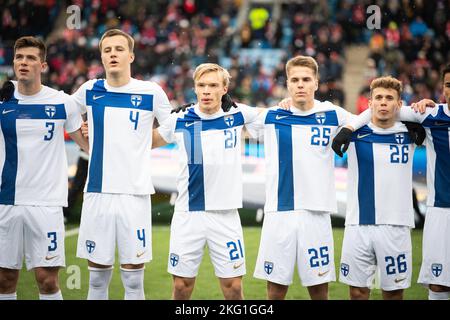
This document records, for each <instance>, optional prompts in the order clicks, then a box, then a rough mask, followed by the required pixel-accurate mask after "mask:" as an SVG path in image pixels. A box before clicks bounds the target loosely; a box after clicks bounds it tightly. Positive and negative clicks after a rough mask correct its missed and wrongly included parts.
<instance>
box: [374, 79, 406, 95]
mask: <svg viewBox="0 0 450 320" xmlns="http://www.w3.org/2000/svg"><path fill="white" fill-rule="evenodd" d="M375 88H385V89H394V90H395V91H397V93H398V98H399V99H400V97H401V95H402V90H403V86H402V83H401V82H400V80H398V79H396V78H394V77H391V76H386V77H379V78H376V79H374V80H372V82H371V83H370V96H372V92H373V90H374V89H375Z"/></svg>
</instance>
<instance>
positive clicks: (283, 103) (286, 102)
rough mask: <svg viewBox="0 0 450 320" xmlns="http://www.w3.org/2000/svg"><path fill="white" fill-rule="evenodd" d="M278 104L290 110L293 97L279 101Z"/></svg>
mask: <svg viewBox="0 0 450 320" xmlns="http://www.w3.org/2000/svg"><path fill="white" fill-rule="evenodd" d="M278 106H279V107H280V108H281V109H284V110H290V109H291V106H292V98H284V99H283V100H281V101H280V102H279V103H278Z"/></svg>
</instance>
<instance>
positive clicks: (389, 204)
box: [345, 122, 414, 227]
mask: <svg viewBox="0 0 450 320" xmlns="http://www.w3.org/2000/svg"><path fill="white" fill-rule="evenodd" d="M347 153H348V179H347V200H348V201H347V215H346V219H345V224H346V225H357V224H360V225H370V224H376V225H381V224H389V225H400V226H409V227H414V209H413V205H412V163H413V156H414V144H413V143H412V141H411V139H410V137H409V135H408V130H407V129H406V126H405V125H404V124H402V123H400V122H396V123H395V125H394V126H393V127H392V128H389V129H381V128H378V127H376V126H374V125H373V124H372V123H369V124H368V125H367V126H364V127H362V128H361V129H359V130H357V131H355V132H354V133H353V135H352V142H351V143H350V146H349V148H348V151H347Z"/></svg>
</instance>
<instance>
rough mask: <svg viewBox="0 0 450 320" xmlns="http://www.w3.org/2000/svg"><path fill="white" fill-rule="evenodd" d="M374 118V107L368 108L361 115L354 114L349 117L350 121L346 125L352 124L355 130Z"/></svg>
mask: <svg viewBox="0 0 450 320" xmlns="http://www.w3.org/2000/svg"><path fill="white" fill-rule="evenodd" d="M371 118H372V109H370V108H368V109H366V110H364V111H363V112H362V113H360V114H359V115H357V116H356V115H352V116H351V117H349V118H348V121H347V123H346V124H345V125H348V126H351V127H352V128H353V129H354V131H356V130H358V129H360V128H362V127H364V126H365V125H366V124H368V123H369V122H370V120H371Z"/></svg>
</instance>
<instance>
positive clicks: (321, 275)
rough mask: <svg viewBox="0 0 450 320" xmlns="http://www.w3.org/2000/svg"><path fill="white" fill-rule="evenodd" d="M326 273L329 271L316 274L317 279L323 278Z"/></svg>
mask: <svg viewBox="0 0 450 320" xmlns="http://www.w3.org/2000/svg"><path fill="white" fill-rule="evenodd" d="M328 272H330V270H327V271H325V272H319V273H318V276H319V277H323V276H324V275H326V274H327V273H328Z"/></svg>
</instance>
